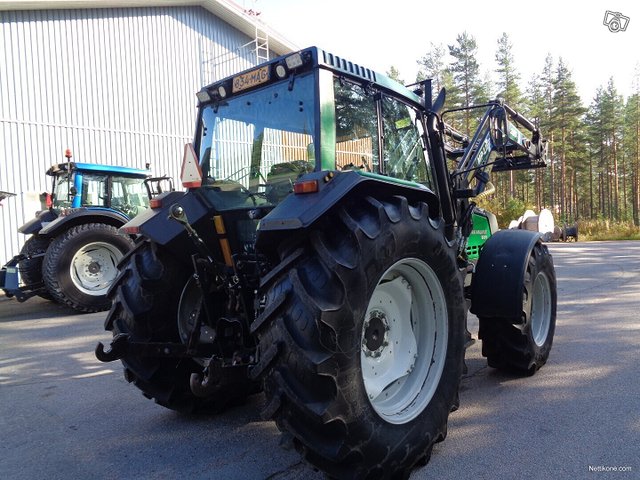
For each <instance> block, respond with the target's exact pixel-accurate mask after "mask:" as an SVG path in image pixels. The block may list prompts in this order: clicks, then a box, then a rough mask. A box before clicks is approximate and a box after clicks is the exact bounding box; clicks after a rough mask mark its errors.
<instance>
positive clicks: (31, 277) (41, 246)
mask: <svg viewBox="0 0 640 480" xmlns="http://www.w3.org/2000/svg"><path fill="white" fill-rule="evenodd" d="M49 243H51V240H50V239H48V238H44V237H40V236H39V235H37V234H34V235H32V236H31V237H29V238H28V239H27V241H26V242H25V243H24V245H23V246H22V249H21V250H20V253H21V254H22V255H38V254H44V253H46V251H47V248H49ZM42 260H43V257H37V258H29V259H26V260H22V261H21V262H20V264H19V268H20V277H21V278H22V282H23V283H24V284H25V285H28V286H32V285H37V284H40V283H42V284H43V285H44V282H43V279H42ZM38 296H39V297H41V298H44V299H45V300H54V297H53V295H51V294H50V293H49V292H48V291H47V290H46V287H44V288H43V289H42V290H41V291H40V293H38Z"/></svg>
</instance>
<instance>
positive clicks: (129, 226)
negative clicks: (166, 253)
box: [122, 191, 210, 245]
mask: <svg viewBox="0 0 640 480" xmlns="http://www.w3.org/2000/svg"><path fill="white" fill-rule="evenodd" d="M155 198H156V200H157V201H160V202H161V203H162V206H161V207H160V208H148V209H147V210H145V211H144V212H142V213H141V214H139V215H136V216H135V217H134V218H133V219H131V220H130V221H129V222H127V223H126V224H125V225H123V227H122V230H124V231H125V232H127V233H133V232H135V233H137V234H139V235H142V236H144V237H146V238H148V239H150V240H152V241H154V242H155V243H158V244H160V245H167V244H168V243H170V242H171V241H172V240H174V239H176V238H177V237H179V236H186V233H185V229H184V226H182V225H181V224H180V223H179V222H177V221H173V220H169V219H168V217H169V212H170V210H171V209H172V208H173V206H174V205H179V206H181V207H182V208H183V209H184V212H185V214H186V216H187V219H188V220H189V223H190V224H191V225H194V224H195V223H197V222H198V221H199V220H201V219H202V218H204V217H205V216H206V215H207V213H208V212H209V211H210V208H209V207H207V206H206V205H205V203H204V201H203V200H201V199H200V197H199V196H198V195H197V194H196V193H194V192H191V191H188V192H167V193H164V194H161V195H159V196H157V197H155Z"/></svg>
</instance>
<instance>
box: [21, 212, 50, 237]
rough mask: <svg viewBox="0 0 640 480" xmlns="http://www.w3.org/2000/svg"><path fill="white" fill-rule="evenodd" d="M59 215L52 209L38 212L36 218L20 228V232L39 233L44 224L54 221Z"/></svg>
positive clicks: (27, 233)
mask: <svg viewBox="0 0 640 480" xmlns="http://www.w3.org/2000/svg"><path fill="white" fill-rule="evenodd" d="M57 216H58V214H57V213H55V212H54V211H52V210H42V211H41V212H38V213H36V216H35V217H34V218H32V219H31V220H29V221H28V222H27V223H25V224H24V225H22V226H21V227H20V228H19V229H18V232H20V233H23V234H25V235H31V234H34V233H39V232H40V230H42V228H43V227H44V226H46V225H47V224H49V223H50V222H53V221H54V220H55V219H56V218H57Z"/></svg>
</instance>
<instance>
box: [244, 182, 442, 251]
mask: <svg viewBox="0 0 640 480" xmlns="http://www.w3.org/2000/svg"><path fill="white" fill-rule="evenodd" d="M313 181H317V182H318V189H317V191H316V192H313V193H301V194H290V195H289V196H288V197H286V198H285V199H284V200H283V201H282V202H281V203H280V204H279V205H278V206H277V207H276V208H274V209H273V210H272V211H271V212H269V214H268V215H266V216H265V217H264V218H263V219H262V220H260V224H259V226H258V233H257V243H256V245H257V247H258V249H263V250H264V249H266V250H270V249H271V247H272V246H273V244H274V243H275V242H274V240H276V239H278V238H282V237H283V236H286V235H287V234H289V233H295V232H300V231H304V230H306V229H308V228H309V227H311V226H312V225H313V224H314V223H315V222H316V221H317V220H318V219H319V218H320V217H322V216H323V215H324V214H326V213H327V212H328V211H329V210H330V209H331V208H332V207H334V206H335V205H337V204H338V203H339V202H341V201H342V200H343V199H345V198H346V197H347V196H349V195H350V194H351V193H352V192H356V191H357V194H358V196H360V197H361V198H363V197H364V196H366V195H374V196H380V195H382V196H389V195H403V196H405V197H407V198H408V199H409V200H421V201H424V202H426V203H427V205H428V206H429V215H430V216H432V217H433V218H437V217H439V216H440V203H439V200H438V197H437V196H436V195H435V193H433V192H432V191H431V190H429V189H428V188H427V187H424V186H422V185H420V184H415V183H413V182H406V181H402V180H396V179H393V178H389V177H385V176H382V175H376V174H371V173H366V172H355V171H348V172H334V171H330V172H326V171H325V172H314V173H309V174H307V175H304V176H302V177H300V178H299V179H298V182H313Z"/></svg>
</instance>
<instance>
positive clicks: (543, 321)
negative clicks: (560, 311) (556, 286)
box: [531, 272, 551, 347]
mask: <svg viewBox="0 0 640 480" xmlns="http://www.w3.org/2000/svg"><path fill="white" fill-rule="evenodd" d="M550 326H551V285H550V284H549V279H548V278H547V276H546V275H545V274H544V273H542V272H540V273H538V275H537V276H536V279H535V281H534V282H533V298H532V300H531V334H532V335H533V341H534V342H535V343H536V345H538V346H539V347H541V346H543V345H544V343H545V341H546V340H547V335H548V334H549V327H550Z"/></svg>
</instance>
